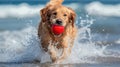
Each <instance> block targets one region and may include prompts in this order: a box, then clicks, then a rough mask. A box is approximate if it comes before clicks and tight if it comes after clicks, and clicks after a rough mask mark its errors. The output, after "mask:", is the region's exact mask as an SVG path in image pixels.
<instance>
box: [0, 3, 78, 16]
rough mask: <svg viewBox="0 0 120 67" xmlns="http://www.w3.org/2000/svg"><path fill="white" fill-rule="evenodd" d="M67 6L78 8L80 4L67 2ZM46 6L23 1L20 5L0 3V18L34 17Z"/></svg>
mask: <svg viewBox="0 0 120 67" xmlns="http://www.w3.org/2000/svg"><path fill="white" fill-rule="evenodd" d="M65 6H69V7H72V8H73V9H77V8H78V4H74V3H71V4H67V5H66V4H65ZM43 7H45V5H42V4H40V5H29V4H27V3H22V4H19V5H0V18H8V17H14V18H24V17H33V16H36V15H39V13H40V10H41V9H42V8H43Z"/></svg>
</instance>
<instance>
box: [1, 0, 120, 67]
mask: <svg viewBox="0 0 120 67" xmlns="http://www.w3.org/2000/svg"><path fill="white" fill-rule="evenodd" d="M66 2H67V1H66ZM115 2H116V1H115ZM64 5H65V6H68V7H71V8H73V9H74V10H75V12H76V13H77V19H76V26H77V27H78V36H77V38H76V40H75V43H74V47H73V50H72V54H71V55H70V56H69V57H68V58H67V59H66V60H65V61H64V62H63V64H67V66H68V67H69V64H71V65H70V66H73V67H79V66H81V67H101V66H102V67H106V66H107V67H119V63H120V52H119V51H120V30H119V27H120V12H119V10H120V5H119V1H118V3H117V4H113V3H112V4H110V3H109V4H107V1H106V3H104V4H103V3H100V2H90V3H85V4H84V3H83V4H80V3H76V2H75V3H64ZM44 6H45V5H44V4H36V5H35V4H34V5H30V4H28V3H21V4H19V3H16V4H11V5H10V4H9V5H8V4H4V5H3V3H2V4H1V5H0V46H1V47H0V62H1V63H2V64H1V65H2V66H6V67H9V65H10V66H11V67H16V66H18V67H19V66H20V67H21V66H23V67H25V66H26V65H27V66H33V67H36V66H40V64H30V63H29V64H23V65H22V64H14V62H20V63H21V62H23V63H24V62H32V61H34V60H36V59H38V60H40V61H41V63H46V62H50V60H49V57H48V55H47V54H45V53H44V52H43V51H42V50H41V48H39V43H40V42H39V39H38V38H37V28H38V24H39V22H40V20H41V19H40V16H39V15H40V14H39V11H40V9H42V8H43V7H44ZM28 50H29V51H28ZM3 63H6V64H3ZM7 63H8V64H7ZM9 63H11V64H9ZM72 64H73V65H72ZM7 65H8V66H7ZM41 65H42V64H41ZM43 65H48V66H49V64H43ZM63 66H64V65H63Z"/></svg>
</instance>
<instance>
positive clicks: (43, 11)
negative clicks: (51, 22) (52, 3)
mask: <svg viewBox="0 0 120 67" xmlns="http://www.w3.org/2000/svg"><path fill="white" fill-rule="evenodd" d="M46 10H47V9H46V8H43V9H41V10H40V15H41V20H42V22H45V21H46Z"/></svg>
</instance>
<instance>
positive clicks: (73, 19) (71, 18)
mask: <svg viewBox="0 0 120 67" xmlns="http://www.w3.org/2000/svg"><path fill="white" fill-rule="evenodd" d="M68 9H69V10H70V17H69V18H70V21H69V22H70V23H72V26H73V27H74V24H75V18H76V13H75V11H74V10H72V8H68Z"/></svg>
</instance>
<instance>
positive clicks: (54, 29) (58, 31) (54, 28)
mask: <svg viewBox="0 0 120 67" xmlns="http://www.w3.org/2000/svg"><path fill="white" fill-rule="evenodd" d="M52 32H53V33H54V34H55V35H59V34H62V33H63V32H64V26H60V25H52Z"/></svg>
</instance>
